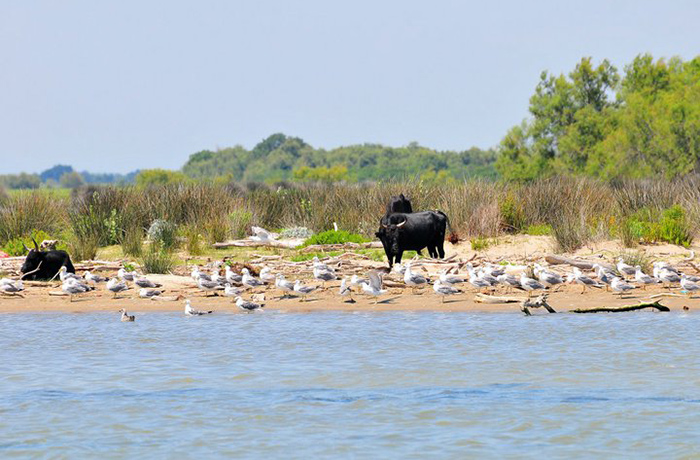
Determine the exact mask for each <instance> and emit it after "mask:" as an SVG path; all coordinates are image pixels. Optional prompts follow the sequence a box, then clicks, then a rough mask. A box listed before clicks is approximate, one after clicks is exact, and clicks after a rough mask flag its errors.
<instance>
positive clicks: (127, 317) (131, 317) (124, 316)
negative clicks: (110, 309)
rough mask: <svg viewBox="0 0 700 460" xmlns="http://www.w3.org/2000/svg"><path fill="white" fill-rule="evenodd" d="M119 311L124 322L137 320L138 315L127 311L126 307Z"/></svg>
mask: <svg viewBox="0 0 700 460" xmlns="http://www.w3.org/2000/svg"><path fill="white" fill-rule="evenodd" d="M119 313H121V314H122V323H128V322H132V323H133V322H134V321H136V317H135V316H134V315H129V314H127V313H126V309H124V308H122V309H121V310H119Z"/></svg>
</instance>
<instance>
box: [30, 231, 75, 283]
mask: <svg viewBox="0 0 700 460" xmlns="http://www.w3.org/2000/svg"><path fill="white" fill-rule="evenodd" d="M32 242H33V243H34V249H29V248H28V247H27V246H24V249H26V250H27V258H26V259H24V264H23V265H22V268H21V272H22V273H23V275H22V278H21V279H27V280H47V279H51V278H53V277H54V276H56V274H57V273H58V271H59V270H60V269H61V267H63V266H64V265H65V267H66V269H67V270H68V273H75V267H73V263H72V262H71V260H70V256H69V255H68V253H67V252H66V251H57V250H51V251H41V250H40V249H39V245H38V244H37V243H36V241H35V240H34V238H32Z"/></svg>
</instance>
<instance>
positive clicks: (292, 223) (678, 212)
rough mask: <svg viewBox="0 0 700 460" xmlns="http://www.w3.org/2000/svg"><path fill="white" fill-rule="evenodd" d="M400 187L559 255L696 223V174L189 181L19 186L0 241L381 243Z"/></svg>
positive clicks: (461, 224)
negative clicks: (265, 234) (340, 235)
mask: <svg viewBox="0 0 700 460" xmlns="http://www.w3.org/2000/svg"><path fill="white" fill-rule="evenodd" d="M399 193H403V194H404V195H405V196H407V197H408V198H409V199H411V201H412V203H413V208H414V210H416V211H418V210H437V209H439V210H442V211H444V212H445V213H446V214H447V215H448V216H449V220H450V224H451V226H452V228H453V230H454V231H456V232H457V233H458V234H460V235H462V236H463V237H464V238H468V239H474V238H486V239H488V238H495V237H498V236H500V235H503V234H505V233H511V234H512V233H521V232H527V231H528V229H546V232H544V233H545V234H551V235H552V236H553V238H554V240H555V242H556V246H557V250H559V251H564V252H568V251H572V250H575V249H577V248H580V247H582V246H584V245H586V244H589V243H590V242H592V241H596V240H600V239H605V238H620V239H621V240H622V241H623V243H624V244H625V245H627V246H634V245H636V244H639V243H647V242H658V241H668V242H671V243H673V244H680V245H685V246H687V245H689V244H690V243H691V242H692V240H693V237H694V236H695V235H696V234H697V232H698V229H699V228H698V226H699V225H700V178H699V177H698V176H689V177H686V178H683V179H677V180H673V181H667V180H662V179H655V180H650V179H640V180H625V181H618V182H602V181H599V180H595V179H590V178H576V177H554V178H548V179H541V180H536V181H532V182H528V183H514V182H489V181H484V180H470V181H465V182H461V183H449V184H446V183H436V182H430V183H428V182H423V181H420V180H417V179H407V180H402V181H386V182H372V183H352V184H347V183H335V184H290V183H280V184H276V185H264V184H240V183H230V184H220V183H219V184H214V183H206V182H200V183H194V182H192V183H184V184H175V185H162V186H150V187H138V188H137V187H132V186H124V187H112V186H109V187H84V188H82V189H77V190H76V191H74V192H73V194H72V195H71V196H70V198H57V197H55V196H53V195H51V194H48V193H46V192H44V191H42V190H36V191H30V192H23V193H21V194H12V195H9V196H7V197H3V198H2V199H0V244H3V243H4V242H6V241H9V240H11V239H13V238H18V237H23V236H25V235H27V234H28V233H29V232H30V231H32V230H43V231H45V232H46V233H48V234H51V235H61V236H62V237H63V236H64V235H63V233H62V232H64V230H65V229H68V230H69V232H67V233H68V237H69V238H64V239H66V240H67V242H68V243H72V244H73V247H75V248H77V249H78V250H79V251H80V252H81V254H83V255H89V254H90V253H92V252H93V251H92V247H94V246H95V245H97V246H98V247H99V246H105V245H110V244H121V245H122V249H123V251H124V253H125V254H129V255H133V256H135V257H137V256H138V255H139V254H143V248H142V247H141V244H142V240H143V238H145V236H146V229H148V228H150V227H151V226H152V225H153V223H154V222H156V221H158V220H162V221H165V222H168V223H171V224H172V225H174V226H175V227H176V228H177V229H178V231H177V234H176V235H175V236H174V238H175V239H176V241H180V242H184V246H185V247H186V249H191V250H192V251H194V252H201V250H202V246H203V245H204V244H210V243H213V242H217V241H222V240H225V239H229V238H241V237H243V236H245V235H246V234H248V233H249V231H250V227H251V226H253V225H256V226H260V227H264V228H266V229H268V230H273V231H278V230H280V229H284V228H291V227H298V226H301V227H306V228H308V229H309V230H311V231H312V232H314V233H321V232H324V231H327V230H331V229H333V228H334V225H333V224H334V223H335V224H336V225H337V226H338V228H339V229H340V230H343V231H347V232H351V233H357V234H360V235H362V236H363V237H365V238H369V239H374V232H376V231H377V228H378V226H379V219H380V217H381V216H382V215H383V214H384V211H385V207H386V203H387V201H388V200H389V198H390V197H391V196H392V195H398V194H399ZM651 224H654V225H651ZM70 239H75V240H76V241H73V242H71V241H70ZM139 241H141V244H140V243H139ZM81 245H82V246H81ZM165 246H168V243H166V244H165Z"/></svg>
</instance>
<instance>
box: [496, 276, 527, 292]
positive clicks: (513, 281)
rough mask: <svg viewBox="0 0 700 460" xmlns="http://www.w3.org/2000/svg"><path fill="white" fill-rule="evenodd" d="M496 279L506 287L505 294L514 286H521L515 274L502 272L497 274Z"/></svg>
mask: <svg viewBox="0 0 700 460" xmlns="http://www.w3.org/2000/svg"><path fill="white" fill-rule="evenodd" d="M496 279H497V280H498V282H499V283H500V284H502V285H504V286H505V287H506V294H507V293H509V292H510V291H512V290H513V288H514V287H516V288H521V286H520V280H518V277H517V276H515V275H509V274H508V273H504V274H502V275H498V276H497V277H496Z"/></svg>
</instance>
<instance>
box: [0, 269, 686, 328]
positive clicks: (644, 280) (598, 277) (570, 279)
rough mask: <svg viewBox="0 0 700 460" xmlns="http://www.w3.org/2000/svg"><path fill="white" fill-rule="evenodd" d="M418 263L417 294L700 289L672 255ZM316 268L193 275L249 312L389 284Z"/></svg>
mask: <svg viewBox="0 0 700 460" xmlns="http://www.w3.org/2000/svg"><path fill="white" fill-rule="evenodd" d="M414 263H415V261H414V260H412V261H408V262H406V263H405V264H396V265H394V267H393V269H392V271H391V274H392V275H394V276H393V279H396V277H397V276H398V277H399V278H402V279H403V283H404V285H405V287H407V288H410V289H411V292H412V293H413V294H415V293H416V291H417V290H419V289H421V288H423V287H426V286H429V285H431V284H432V289H433V291H434V292H435V294H436V295H438V296H440V298H441V301H442V302H444V301H445V298H446V297H448V296H455V295H458V294H461V293H463V292H464V291H463V290H462V289H460V288H459V287H460V285H463V284H464V285H469V286H471V287H472V288H474V289H475V290H476V291H477V292H484V291H495V289H496V288H497V287H498V286H503V287H504V288H505V293H506V294H507V293H510V292H512V291H513V290H515V289H517V290H521V291H525V292H527V293H528V297H530V296H531V295H532V294H533V293H535V292H536V291H542V290H545V289H547V290H554V291H556V290H558V289H559V288H560V287H561V286H563V285H565V284H576V285H579V286H581V294H583V293H585V292H586V291H587V290H588V289H591V288H598V289H601V288H604V289H606V290H611V291H612V292H613V293H616V294H620V295H623V294H624V293H626V292H628V291H631V290H633V289H646V287H647V286H648V285H658V284H660V285H663V286H664V287H666V288H668V289H671V288H672V287H673V286H674V285H676V286H679V287H680V289H681V290H682V291H684V292H685V293H686V294H688V295H689V296H690V295H692V294H693V293H694V292H696V291H699V290H700V278H699V277H697V276H690V275H687V274H684V273H682V272H681V271H680V270H679V269H678V268H676V267H674V266H672V265H670V264H669V263H667V262H654V264H653V271H652V273H651V274H647V273H644V272H643V271H642V269H641V267H640V266H631V265H629V264H627V263H625V261H624V259H623V258H622V257H620V258H619V259H618V260H617V263H616V264H615V265H614V267H613V266H612V265H610V266H608V265H601V264H594V265H593V266H592V268H593V270H592V273H590V274H586V273H584V272H582V271H581V270H580V269H579V268H576V267H573V269H572V271H571V272H570V273H565V274H560V273H557V272H554V271H552V270H551V269H549V268H547V267H543V266H542V265H540V264H537V263H535V264H533V265H532V266H529V265H496V264H492V263H484V264H481V265H480V266H479V267H475V266H473V265H472V264H471V262H468V263H466V264H463V265H461V266H460V265H459V264H456V265H451V266H450V267H449V268H445V269H443V270H442V271H441V272H440V273H439V275H436V276H434V277H433V278H434V279H432V280H431V279H430V277H428V275H427V273H426V274H422V273H419V272H417V271H416V270H414ZM222 266H223V274H222ZM460 268H461V269H464V270H465V272H463V273H459V270H460ZM310 271H311V273H310V274H312V275H313V278H314V279H315V280H316V281H317V282H318V284H314V285H310V284H305V283H304V282H303V281H302V280H300V279H297V280H295V281H291V280H288V279H287V278H286V277H285V275H284V274H282V273H276V274H275V273H273V272H272V269H270V268H269V267H263V268H262V269H261V270H260V272H259V275H258V276H253V275H252V274H251V273H250V271H249V270H248V269H247V268H243V269H242V270H241V273H237V272H235V271H234V270H233V269H232V268H231V267H230V266H228V265H223V263H222V262H219V263H218V264H216V265H215V266H214V268H213V269H212V270H211V271H210V272H209V273H206V272H204V271H202V270H200V268H199V267H194V269H193V270H192V272H191V274H190V276H191V278H192V280H193V282H194V284H195V285H196V287H197V288H198V289H199V290H201V291H203V292H204V293H205V295H206V296H208V295H219V293H222V294H223V295H224V296H226V297H231V298H232V300H233V301H234V302H235V304H236V305H237V306H238V307H239V308H240V309H241V310H244V311H247V312H253V311H256V310H262V309H263V307H264V304H263V303H259V302H256V301H254V300H245V299H244V298H243V296H244V295H245V293H246V292H247V291H251V292H255V291H256V290H261V289H262V290H267V289H275V290H277V291H279V292H280V293H281V294H282V295H281V297H280V299H285V298H289V297H291V296H293V297H295V298H298V299H300V301H302V302H304V301H306V300H307V298H308V297H309V296H310V295H311V294H313V293H314V292H315V291H317V290H326V289H327V288H326V284H327V283H329V282H332V281H336V280H341V282H340V286H339V289H338V295H339V296H340V297H342V298H345V299H347V300H345V302H350V303H355V302H356V301H355V299H354V298H353V295H355V294H364V295H367V296H369V297H373V298H374V303H375V304H376V303H377V302H378V301H379V300H378V299H379V297H380V296H382V295H384V294H386V293H387V292H388V290H387V289H385V288H384V282H383V277H384V275H385V273H382V272H380V271H377V270H371V271H369V272H368V273H367V274H366V277H365V278H362V277H360V276H358V275H357V274H354V275H352V276H350V277H348V276H345V277H344V278H342V279H341V278H340V277H339V276H338V274H337V273H336V268H333V267H331V266H329V265H327V264H325V263H323V262H321V261H320V260H319V259H318V257H314V258H313V265H312V266H311V267H310ZM58 276H59V277H60V280H61V290H62V291H63V292H64V293H65V294H67V295H68V296H70V300H71V302H72V301H73V297H74V296H79V295H80V294H84V293H86V292H90V291H94V290H95V289H97V286H98V285H100V284H102V283H104V289H105V290H106V291H109V292H111V293H112V294H113V297H114V298H118V295H119V294H120V293H122V292H124V291H127V290H129V289H131V286H134V287H135V288H138V296H139V297H141V298H153V297H158V296H161V295H162V294H163V292H164V290H163V289H161V288H162V286H161V285H160V284H158V283H155V282H153V281H151V280H149V279H148V278H147V277H146V276H143V275H141V274H139V273H137V272H136V271H128V270H127V269H125V268H121V269H119V271H118V272H117V275H116V277H113V278H109V279H108V278H105V277H102V276H99V275H96V274H93V273H90V272H89V271H86V272H84V274H83V276H80V275H77V274H74V273H69V272H68V271H67V270H66V268H65V267H61V270H60V272H59V273H58ZM130 285H131V286H130ZM394 286H395V285H394ZM23 290H24V285H23V283H22V281H21V280H20V281H15V280H12V279H8V278H2V279H0V292H2V293H5V294H17V293H20V292H21V291H23ZM252 297H255V296H252ZM263 298H264V297H263ZM120 313H121V314H122V316H121V320H122V321H125V322H131V321H134V320H135V318H134V316H132V315H129V314H128V313H127V312H126V310H124V309H122V310H120ZM210 313H212V311H211V310H196V309H194V308H193V307H192V305H191V302H190V300H189V299H188V300H185V314H186V315H188V316H201V315H206V314H210Z"/></svg>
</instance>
